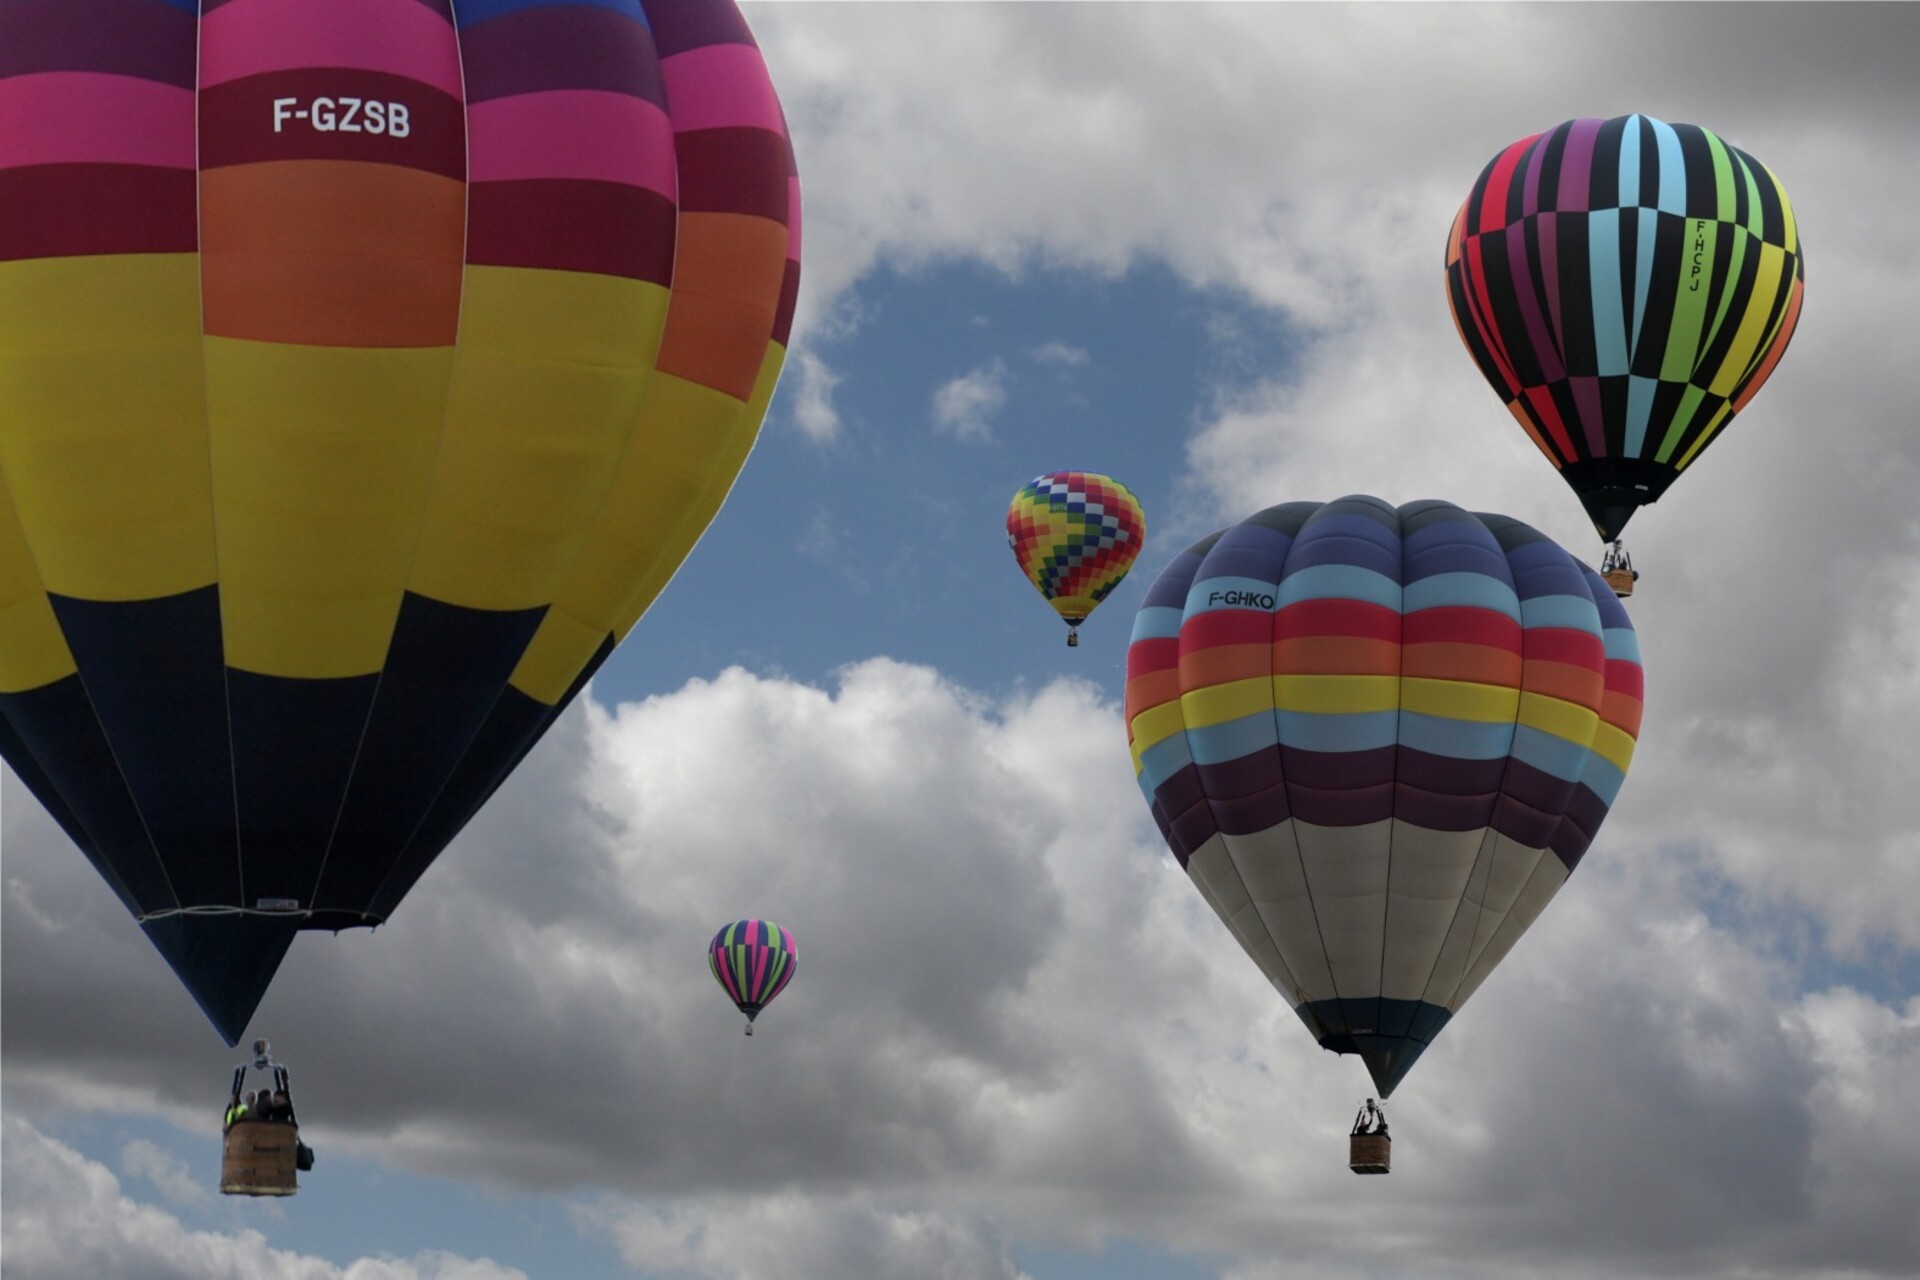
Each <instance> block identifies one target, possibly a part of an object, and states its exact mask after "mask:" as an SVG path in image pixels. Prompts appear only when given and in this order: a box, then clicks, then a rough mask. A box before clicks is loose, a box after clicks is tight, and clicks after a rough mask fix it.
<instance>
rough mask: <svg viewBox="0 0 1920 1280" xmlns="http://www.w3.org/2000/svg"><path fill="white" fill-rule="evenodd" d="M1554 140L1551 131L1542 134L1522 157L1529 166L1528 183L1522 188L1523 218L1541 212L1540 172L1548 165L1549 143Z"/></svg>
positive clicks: (1522, 160) (1521, 212) (1521, 210)
mask: <svg viewBox="0 0 1920 1280" xmlns="http://www.w3.org/2000/svg"><path fill="white" fill-rule="evenodd" d="M1552 140H1553V135H1552V134H1551V133H1543V134H1541V135H1540V137H1539V139H1538V140H1536V141H1535V142H1534V144H1533V145H1532V146H1531V147H1528V148H1527V154H1526V155H1524V156H1522V157H1521V158H1520V163H1521V164H1524V165H1525V166H1527V180H1526V185H1525V186H1523V187H1522V188H1521V189H1520V216H1521V217H1522V218H1531V217H1533V216H1534V215H1535V214H1537V213H1539V212H1540V172H1541V170H1543V169H1545V168H1546V167H1547V166H1546V164H1545V160H1546V156H1547V143H1549V142H1551V141H1552Z"/></svg>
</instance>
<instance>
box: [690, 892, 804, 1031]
mask: <svg viewBox="0 0 1920 1280" xmlns="http://www.w3.org/2000/svg"><path fill="white" fill-rule="evenodd" d="M707 967H708V968H710V969H712V970H713V980H714V981H715V982H718V983H719V984H720V989H721V990H723V991H725V992H726V993H727V999H729V1000H731V1001H733V1003H734V1004H735V1005H737V1006H738V1007H739V1009H740V1012H742V1013H744V1014H746V1015H747V1034H748V1035H752V1034H753V1020H754V1019H755V1018H757V1017H759V1016H760V1011H761V1010H762V1009H764V1008H766V1007H767V1006H768V1005H769V1004H771V1003H772V1002H773V998H774V997H775V996H777V995H779V994H780V993H781V992H782V991H785V990H786V989H787V984H788V983H789V982H792V981H793V975H794V974H795V973H796V972H797V971H798V970H799V967H800V950H799V948H798V947H796V946H795V945H794V942H793V935H792V934H791V933H788V932H787V931H786V930H785V929H782V928H781V927H780V926H779V925H777V924H775V923H774V922H773V921H771V920H736V921H734V922H733V923H732V924H730V925H727V926H725V927H724V928H722V929H721V930H720V932H718V933H716V934H714V935H713V942H712V943H711V944H709V946H708V947H707Z"/></svg>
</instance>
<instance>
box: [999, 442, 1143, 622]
mask: <svg viewBox="0 0 1920 1280" xmlns="http://www.w3.org/2000/svg"><path fill="white" fill-rule="evenodd" d="M1146 541H1147V517H1146V513H1145V512H1144V511H1142V510H1141V509H1140V500H1139V499H1138V498H1136V497H1134V496H1133V490H1131V489H1129V488H1127V486H1125V485H1123V484H1121V483H1120V482H1119V481H1118V480H1115V479H1114V478H1113V477H1112V476H1103V475H1100V474H1098V473H1097V472H1092V471H1049V472H1047V473H1046V474H1044V475H1039V476H1035V477H1034V478H1033V479H1031V480H1029V481H1028V482H1027V483H1026V484H1024V485H1022V486H1021V487H1020V491H1019V492H1018V493H1016V494H1014V495H1013V501H1012V502H1010V503H1008V504H1007V545H1008V546H1010V547H1012V548H1013V558H1014V559H1015V560H1017V561H1019V563H1020V572H1022V573H1024V574H1026V575H1027V581H1028V582H1031V583H1032V584H1033V586H1034V589H1035V590H1036V591H1038V592H1039V593H1040V595H1041V597H1042V598H1044V599H1045V600H1046V602H1047V603H1048V604H1050V605H1052V606H1053V611H1054V612H1055V613H1057V614H1059V615H1060V620H1061V621H1062V622H1065V623H1066V624H1067V643H1068V644H1069V645H1077V644H1079V643H1080V624H1081V623H1083V622H1085V621H1086V620H1087V615H1089V614H1091V613H1092V612H1093V611H1094V610H1095V609H1097V608H1099V607H1100V602H1101V601H1102V600H1105V599H1106V598H1107V596H1108V595H1109V594H1110V593H1111V592H1112V591H1113V589H1114V588H1115V587H1117V586H1119V585H1120V581H1121V579H1123V578H1125V577H1126V576H1127V570H1129V569H1131V568H1133V562H1134V561H1135V560H1137V559H1138V558H1139V556H1140V548H1141V547H1142V546H1144V545H1145V544H1146Z"/></svg>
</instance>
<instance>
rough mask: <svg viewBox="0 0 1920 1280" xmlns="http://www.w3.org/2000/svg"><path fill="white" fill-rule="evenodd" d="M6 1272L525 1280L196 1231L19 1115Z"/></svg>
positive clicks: (460, 1261)
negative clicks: (343, 1259)
mask: <svg viewBox="0 0 1920 1280" xmlns="http://www.w3.org/2000/svg"><path fill="white" fill-rule="evenodd" d="M0 1124H3V1125H4V1133H5V1142H4V1145H0V1159H3V1160H4V1163H5V1178H6V1185H7V1199H6V1212H5V1215H4V1218H3V1219H0V1222H4V1241H3V1242H0V1253H4V1255H5V1257H6V1274H7V1275H8V1276H9V1277H12V1276H18V1277H20V1278H21V1280H28V1278H29V1277H31V1280H100V1278H101V1277H103V1276H116V1277H127V1278H128V1280H133V1278H134V1277H137V1278H138V1280H527V1275H526V1273H525V1272H523V1271H520V1270H518V1269H515V1268H512V1267H503V1266H500V1265H499V1264H498V1263H495V1262H492V1261H490V1260H488V1259H485V1258H479V1259H474V1258H463V1257H459V1256H458V1255H455V1254H451V1253H444V1252H431V1253H422V1254H420V1255H418V1256H416V1257H413V1258H384V1257H383V1258H361V1259H358V1260H356V1261H354V1262H352V1263H350V1264H348V1265H347V1266H345V1267H340V1266H336V1265H335V1264H333V1263H331V1262H328V1261H327V1260H325V1259H324V1258H316V1257H312V1256H310V1255H304V1254H299V1253H295V1252H291V1251H289V1250H285V1249H275V1248H273V1247H271V1246H270V1245H269V1244H268V1243H267V1240H266V1237H265V1236H263V1235H261V1233H260V1232H258V1231H252V1230H240V1231H233V1232H217V1231H193V1230H189V1229H188V1228H187V1227H185V1226H184V1225H182V1223H181V1222H180V1220H179V1219H178V1218H175V1217H174V1216H173V1215H171V1214H169V1213H167V1212H165V1211H164V1210H161V1209H157V1208H155V1207H154V1206H152V1205H149V1204H142V1203H140V1202H139V1201H137V1200H134V1199H132V1198H131V1197H129V1196H127V1195H126V1194H124V1193H123V1192H122V1190H121V1187H120V1183H119V1180H118V1179H116V1178H115V1177H114V1176H113V1174H112V1173H111V1172H110V1171H109V1170H108V1169H107V1168H106V1167H105V1166H104V1165H101V1164H99V1163H97V1162H96V1161H92V1160H89V1159H87V1158H86V1157H85V1156H83V1155H81V1154H80V1153H79V1152H77V1151H75V1150H74V1149H73V1148H71V1147H69V1146H67V1145H66V1144H65V1143H63V1142H60V1141H59V1140H57V1139H55V1138H51V1137H48V1136H47V1135H46V1134H44V1133H42V1132H40V1131H39V1130H38V1129H36V1128H35V1127H34V1126H33V1125H32V1124H30V1123H29V1122H27V1121H26V1120H23V1119H21V1118H20V1117H18V1116H17V1115H9V1116H7V1117H6V1119H5V1120H4V1121H0ZM134 1146H135V1144H130V1145H129V1152H130V1153H131V1154H130V1155H129V1160H130V1163H132V1164H133V1165H136V1166H139V1167H140V1169H141V1171H142V1172H141V1176H147V1172H146V1171H147V1170H151V1169H153V1168H156V1167H158V1168H161V1169H163V1170H164V1171H165V1173H166V1176H167V1177H169V1178H170V1177H171V1176H172V1174H173V1173H174V1172H177V1171H176V1170H174V1169H173V1168H172V1166H173V1164H175V1163H176V1162H174V1161H173V1160H172V1159H171V1157H166V1156H164V1154H163V1153H160V1159H159V1160H158V1161H157V1162H156V1161H155V1160H154V1158H153V1157H154V1155H155V1154H156V1152H157V1149H156V1151H148V1150H146V1149H144V1148H142V1149H140V1150H138V1151H135V1150H134Z"/></svg>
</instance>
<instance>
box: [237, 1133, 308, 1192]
mask: <svg viewBox="0 0 1920 1280" xmlns="http://www.w3.org/2000/svg"><path fill="white" fill-rule="evenodd" d="M299 1145H300V1129H299V1127H298V1126H297V1125H291V1124H287V1123H286V1122H284V1121H276V1120H239V1121H236V1122H235V1123H234V1124H233V1125H232V1126H231V1127H230V1128H229V1129H228V1130H227V1141H226V1148H225V1150H224V1151H223V1152H222V1154H221V1158H220V1190H221V1192H222V1193H223V1194H225V1195H230V1196H290V1195H293V1194H294V1193H295V1192H297V1191H299V1190H300V1183H299V1180H298V1178H297V1176H296V1175H295V1173H294V1159H295V1152H296V1149H297V1148H298V1147H299Z"/></svg>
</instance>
